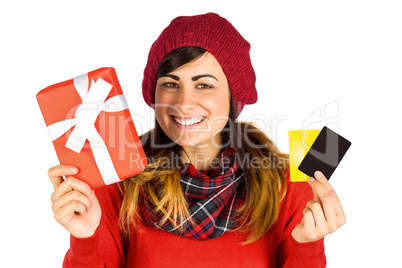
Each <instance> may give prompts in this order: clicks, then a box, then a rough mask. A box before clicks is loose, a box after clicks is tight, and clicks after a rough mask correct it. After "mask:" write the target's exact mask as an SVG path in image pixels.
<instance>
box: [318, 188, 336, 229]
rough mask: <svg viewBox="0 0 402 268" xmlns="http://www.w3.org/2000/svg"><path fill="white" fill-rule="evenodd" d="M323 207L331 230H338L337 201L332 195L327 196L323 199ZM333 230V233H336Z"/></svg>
mask: <svg viewBox="0 0 402 268" xmlns="http://www.w3.org/2000/svg"><path fill="white" fill-rule="evenodd" d="M321 205H322V208H323V210H324V215H325V220H326V222H327V224H328V226H329V227H330V229H331V230H332V229H334V228H335V230H336V218H337V213H336V207H335V200H334V197H333V196H332V195H331V194H326V195H323V196H322V197H321ZM335 230H333V231H335Z"/></svg>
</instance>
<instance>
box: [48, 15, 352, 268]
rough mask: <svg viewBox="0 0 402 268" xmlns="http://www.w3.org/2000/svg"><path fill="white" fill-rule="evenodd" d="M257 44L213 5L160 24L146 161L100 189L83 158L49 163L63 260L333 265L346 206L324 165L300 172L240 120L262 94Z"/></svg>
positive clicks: (149, 84)
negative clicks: (299, 178) (334, 238)
mask: <svg viewBox="0 0 402 268" xmlns="http://www.w3.org/2000/svg"><path fill="white" fill-rule="evenodd" d="M249 50H250V45H249V43H248V42H247V41H246V40H245V39H244V38H243V37H242V36H241V35H240V34H239V33H238V32H237V30H236V29H235V28H234V27H233V26H232V25H231V24H230V23H229V22H228V21H227V20H226V19H224V18H222V17H220V16H219V15H217V14H213V13H208V14H204V15H198V16H189V17H178V18H176V19H174V20H173V21H172V22H171V24H170V25H169V26H168V27H167V28H166V29H165V30H164V31H163V32H162V33H161V35H160V36H159V38H158V39H157V40H156V41H155V43H154V44H153V45H152V48H151V50H150V53H149V58H148V63H147V66H146V67H145V71H144V80H143V96H144V100H145V101H146V103H147V104H148V105H149V106H150V107H152V108H153V109H155V128H154V129H152V130H150V131H149V132H147V133H145V134H144V135H143V136H142V137H141V141H142V142H143V147H144V151H145V154H146V155H147V157H148V159H149V161H148V163H149V164H148V166H147V167H146V169H145V170H144V172H142V173H140V174H138V175H136V176H134V177H132V178H128V179H126V180H124V181H123V182H121V183H119V184H118V186H116V185H111V186H107V187H104V188H102V189H99V190H97V191H96V193H95V194H94V193H91V191H90V189H89V186H88V185H86V184H85V183H83V182H81V181H79V180H78V179H76V178H74V177H73V175H74V174H75V173H76V172H77V170H76V169H74V168H73V167H66V166H57V167H54V168H52V169H51V170H50V171H49V177H50V179H51V181H52V182H53V184H54V186H55V192H54V193H53V195H52V201H53V210H54V213H55V218H56V219H57V220H58V222H59V223H61V224H62V225H63V226H64V227H65V228H66V229H67V230H68V231H69V232H70V233H71V248H70V250H69V251H68V253H67V254H66V257H65V262H64V264H65V267H105V266H106V267H189V266H191V267H215V266H217V267H325V265H326V259H325V254H324V244H323V237H324V236H325V235H327V234H328V233H331V232H334V231H335V230H336V229H337V228H339V227H340V226H341V225H343V224H344V222H345V217H344V213H343V210H342V206H341V205H340V202H339V199H338V198H337V196H336V193H335V192H334V191H333V189H332V187H331V186H330V185H329V183H328V182H327V180H326V179H325V177H324V176H322V174H321V173H320V172H317V173H316V179H313V178H311V179H310V180H309V184H307V183H304V184H300V183H299V184H297V183H291V182H290V180H289V172H288V169H289V166H288V156H287V155H286V154H283V153H281V152H280V151H279V150H278V148H277V147H276V146H275V144H274V143H273V142H272V141H271V140H270V139H269V138H268V137H267V136H266V135H265V134H264V133H263V132H262V131H261V130H259V129H257V128H256V127H254V126H253V125H252V124H250V123H247V122H237V117H238V115H239V114H240V112H241V111H242V109H243V107H244V105H246V104H253V103H255V102H256V101H257V92H256V88H255V74H254V70H253V67H252V65H251V60H250V55H249ZM66 175H67V176H68V179H67V180H66V181H63V180H62V176H66ZM306 204H307V205H306ZM118 223H119V224H118ZM204 252H207V254H205V257H203V258H201V259H200V255H201V254H204Z"/></svg>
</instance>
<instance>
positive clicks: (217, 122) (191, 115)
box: [155, 52, 230, 148]
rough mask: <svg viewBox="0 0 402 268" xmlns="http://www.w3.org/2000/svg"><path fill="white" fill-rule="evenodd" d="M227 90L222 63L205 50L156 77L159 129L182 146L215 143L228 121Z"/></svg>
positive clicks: (201, 145)
mask: <svg viewBox="0 0 402 268" xmlns="http://www.w3.org/2000/svg"><path fill="white" fill-rule="evenodd" d="M229 109H230V92H229V85H228V82H227V78H226V76H225V74H224V73H223V70H222V67H221V66H220V64H219V63H218V61H217V60H216V59H215V57H214V56H212V54H210V53H208V52H206V53H205V54H203V55H202V56H201V57H199V58H198V59H195V60H193V61H191V62H189V63H187V64H185V65H183V66H181V67H180V68H178V69H176V70H174V71H172V72H170V73H168V74H167V75H165V76H162V77H160V78H159V79H158V81H157V85H156V93H155V116H156V120H157V121H158V123H159V125H160V126H161V128H162V130H163V131H164V132H165V133H166V135H167V136H168V137H169V138H170V139H171V140H172V141H174V142H176V143H177V144H179V145H180V146H182V147H186V146H193V147H197V148H208V147H209V146H211V145H212V146H215V147H218V146H219V145H221V135H220V132H221V130H222V129H223V128H224V126H225V125H226V123H227V120H228V117H229Z"/></svg>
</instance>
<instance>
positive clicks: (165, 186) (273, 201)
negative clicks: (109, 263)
mask: <svg viewBox="0 0 402 268" xmlns="http://www.w3.org/2000/svg"><path fill="white" fill-rule="evenodd" d="M205 52H206V50H205V49H202V48H200V47H194V46H190V47H181V48H178V49H176V50H173V51H171V52H170V53H169V54H168V55H167V56H166V57H165V58H164V60H163V61H162V63H161V64H160V65H159V67H158V70H157V78H159V77H161V76H163V75H165V74H168V73H170V72H172V71H174V70H175V69H177V68H179V67H180V66H183V65H184V64H186V63H188V62H190V61H192V60H195V59H197V58H199V57H200V56H202V55H203V54H204V53H205ZM235 109H236V107H235V103H234V100H233V97H232V96H231V100H230V111H229V119H228V122H227V124H226V126H225V127H224V128H223V130H222V131H221V133H220V134H221V136H222V142H223V144H224V145H225V146H230V147H234V148H235V151H236V157H237V159H238V160H239V161H240V168H241V169H242V171H243V175H244V176H243V177H244V183H242V184H241V187H242V188H241V190H244V191H245V192H246V201H245V202H244V204H243V206H242V207H240V209H239V210H238V211H237V213H238V215H240V218H239V224H238V226H237V227H236V228H235V229H233V230H231V231H240V232H244V233H247V234H248V236H247V237H248V238H247V240H246V241H244V242H243V244H248V243H252V242H255V241H257V240H258V239H259V238H261V237H262V236H263V235H264V234H265V233H266V232H267V231H268V230H269V229H270V228H271V227H272V225H273V224H274V223H275V222H276V220H277V218H278V214H279V207H280V201H281V200H282V198H283V197H284V195H285V194H286V178H285V173H286V171H287V170H288V168H289V161H288V159H289V158H288V155H287V154H283V153H281V152H280V151H279V150H278V148H277V146H276V145H275V144H274V143H273V142H272V141H271V140H270V139H269V138H268V137H267V136H266V135H265V133H263V132H262V131H261V130H259V129H258V128H257V127H255V126H254V125H253V124H252V123H250V122H237V121H236V112H235V111H236V110H235ZM140 139H141V142H142V145H143V148H144V151H145V154H146V156H147V158H148V163H149V164H148V165H147V167H146V168H145V170H144V171H143V172H142V173H140V174H138V175H136V176H133V177H131V178H128V179H126V180H124V181H122V182H121V183H119V188H120V191H121V192H122V194H123V196H124V198H123V202H122V205H121V209H120V227H121V229H122V231H123V232H124V233H125V234H128V235H129V233H130V228H134V229H136V230H139V227H138V222H137V220H141V219H142V217H141V213H140V211H139V198H140V192H141V189H142V191H144V192H145V193H146V194H147V195H148V196H149V198H150V200H151V202H152V203H153V205H154V207H155V209H156V210H157V211H160V212H162V213H163V215H164V217H163V218H162V219H161V222H160V224H163V223H165V222H166V221H170V222H172V223H173V224H174V226H176V227H178V229H179V230H182V229H180V228H183V227H182V226H178V225H179V224H180V223H179V222H178V219H186V218H188V217H189V215H190V213H189V207H188V204H187V201H186V199H185V197H184V194H183V191H182V188H181V185H180V182H179V178H180V173H179V166H180V165H181V164H182V163H183V162H182V161H181V158H180V155H181V154H180V153H181V150H182V148H181V147H180V146H179V145H178V144H176V143H174V142H173V141H172V140H171V139H170V138H169V137H168V136H167V135H166V134H165V133H164V132H163V130H162V128H161V127H160V125H159V124H158V122H157V120H156V119H155V128H154V129H152V130H150V131H148V132H146V133H144V134H143V135H141V136H140ZM178 160H179V161H178ZM256 163H258V166H256Z"/></svg>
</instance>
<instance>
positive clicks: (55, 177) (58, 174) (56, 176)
mask: <svg viewBox="0 0 402 268" xmlns="http://www.w3.org/2000/svg"><path fill="white" fill-rule="evenodd" d="M77 172H78V168H76V167H73V166H70V165H58V166H55V167H52V168H50V169H49V170H48V172H47V174H48V176H49V179H50V182H51V183H52V184H53V186H54V188H56V187H59V185H60V184H61V183H62V182H63V176H67V175H74V174H76V173H77Z"/></svg>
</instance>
